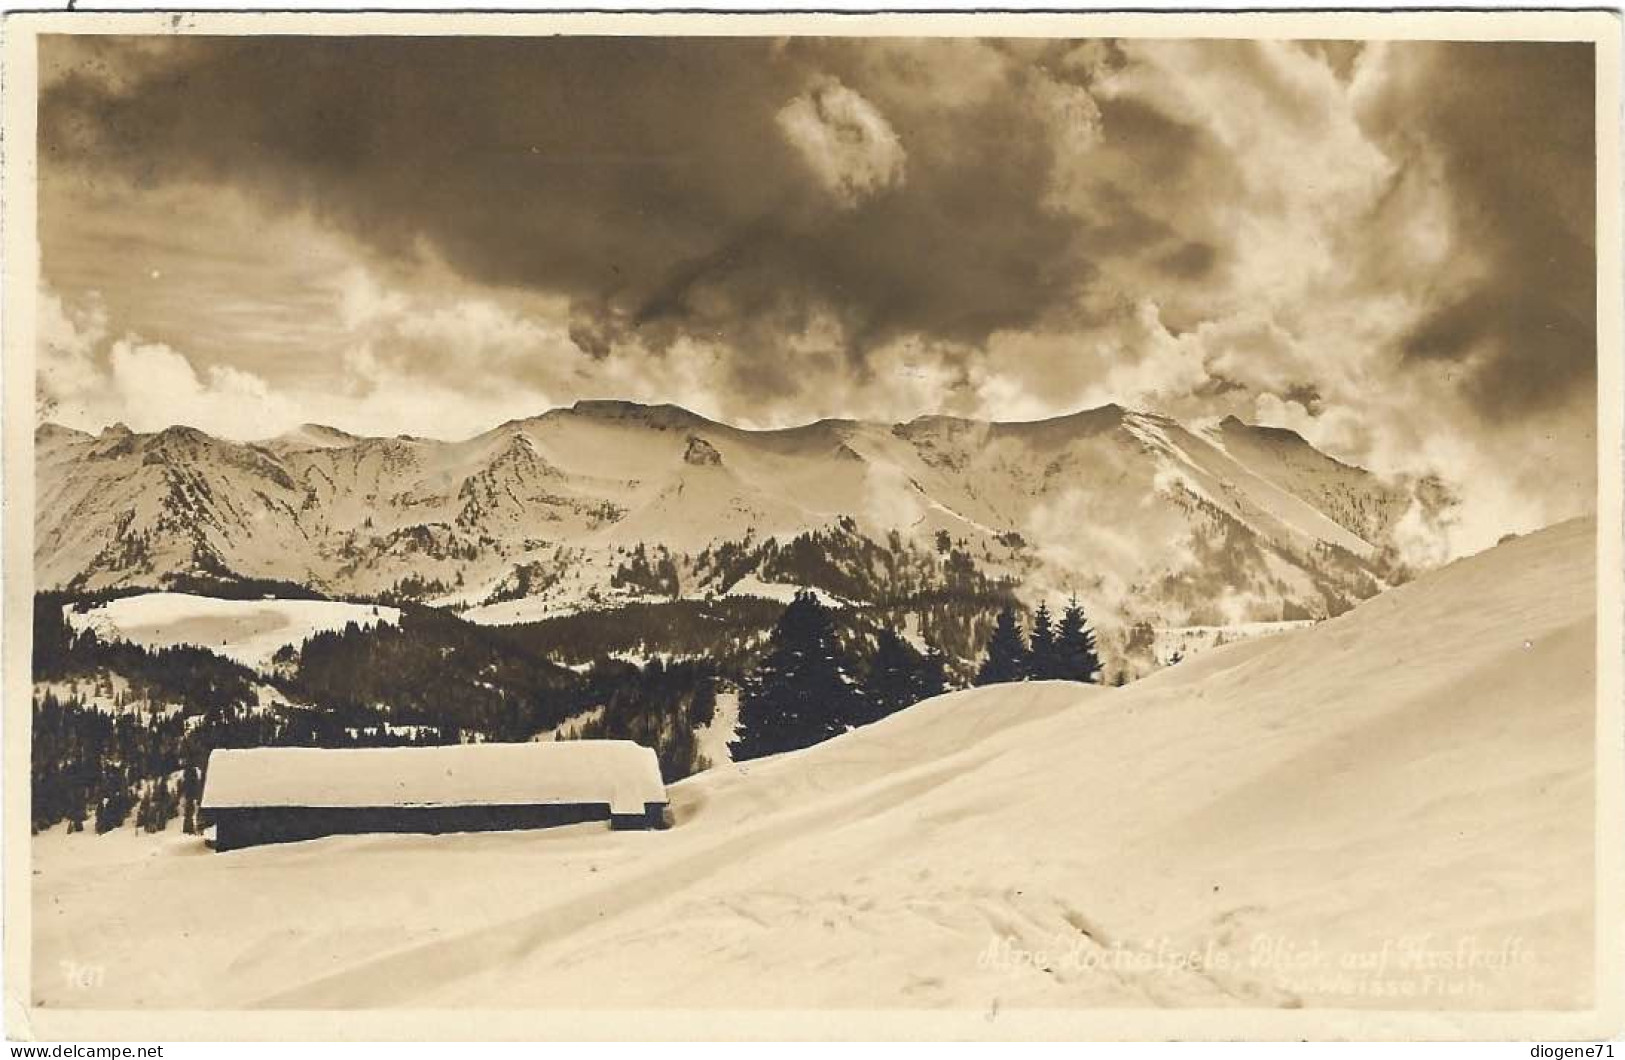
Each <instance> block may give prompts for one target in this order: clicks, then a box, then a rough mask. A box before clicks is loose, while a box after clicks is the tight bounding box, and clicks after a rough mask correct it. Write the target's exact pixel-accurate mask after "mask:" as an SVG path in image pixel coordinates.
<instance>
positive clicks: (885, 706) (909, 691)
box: [867, 629, 924, 719]
mask: <svg viewBox="0 0 1625 1060" xmlns="http://www.w3.org/2000/svg"><path fill="white" fill-rule="evenodd" d="M920 664H921V660H920V658H919V656H918V654H916V653H915V652H914V650H913V649H911V648H910V647H909V646H908V645H907V644H905V643H903V638H901V637H899V636H898V635H897V634H896V633H895V632H893V631H892V630H890V629H882V630H881V631H880V635H879V638H878V641H877V643H876V646H875V657H874V660H873V661H872V662H871V663H870V664H869V680H868V686H867V690H868V693H869V702H870V704H871V706H872V707H873V712H874V717H875V718H877V719H878V718H883V717H885V716H886V715H888V714H892V713H895V712H897V711H899V710H902V709H903V708H904V707H906V706H908V705H909V704H910V703H915V702H918V701H919V700H920V699H923V698H924V697H923V696H921V695H920V677H921V665H920Z"/></svg>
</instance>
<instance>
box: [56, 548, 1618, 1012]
mask: <svg viewBox="0 0 1625 1060" xmlns="http://www.w3.org/2000/svg"><path fill="white" fill-rule="evenodd" d="M1594 536H1595V527H1594V524H1593V523H1591V522H1590V521H1582V522H1575V523H1569V524H1564V525H1562V526H1558V527H1555V528H1552V529H1550V530H1547V531H1544V532H1542V533H1539V534H1535V535H1531V536H1529V537H1527V538H1524V539H1520V540H1516V541H1513V542H1511V543H1509V544H1506V545H1503V546H1501V547H1498V548H1496V549H1493V550H1491V551H1490V552H1487V553H1484V554H1481V555H1479V556H1476V557H1473V558H1471V559H1468V560H1465V561H1462V562H1459V563H1456V564H1454V565H1452V566H1450V567H1447V568H1445V569H1443V570H1441V571H1438V572H1436V573H1435V574H1433V575H1429V576H1427V577H1425V578H1423V579H1420V580H1418V581H1416V582H1414V583H1412V584H1410V585H1407V586H1405V587H1403V588H1400V589H1397V590H1394V591H1392V592H1389V593H1386V594H1384V595H1383V596H1381V597H1379V598H1377V599H1375V600H1373V601H1370V602H1368V603H1367V604H1364V605H1362V606H1361V607H1359V608H1357V609H1356V610H1354V611H1353V612H1351V613H1349V614H1347V615H1344V616H1343V617H1340V618H1337V619H1334V620H1330V621H1327V622H1324V623H1321V624H1318V625H1316V626H1313V627H1310V628H1306V629H1302V630H1298V631H1294V632H1290V633H1286V634H1283V635H1281V636H1278V637H1273V638H1268V639H1266V640H1260V641H1253V642H1248V643H1243V644H1237V645H1233V646H1230V647H1227V648H1223V649H1219V650H1216V651H1214V652H1211V653H1209V654H1207V655H1204V656H1202V657H1200V658H1198V659H1193V660H1191V661H1189V662H1186V663H1183V664H1181V665H1179V666H1177V667H1174V668H1172V669H1169V670H1166V671H1163V672H1162V673H1160V674H1158V675H1156V676H1155V677H1152V678H1149V679H1147V680H1145V681H1142V682H1139V683H1137V684H1135V685H1133V686H1130V687H1128V688H1126V689H1121V690H1107V689H1081V688H1078V687H1076V686H1069V685H1064V684H1034V685H1022V686H1006V687H996V688H988V689H979V690H975V691H969V692H962V693H956V694H953V695H949V696H944V697H941V698H939V699H936V700H932V701H928V702H927V703H924V704H921V705H919V706H916V707H914V708H911V709H909V710H908V711H905V712H903V713H902V714H899V715H895V716H893V717H892V718H890V719H888V720H886V721H884V722H881V723H880V724H877V725H875V726H872V727H870V728H867V729H864V730H859V731H857V732H855V733H852V734H849V735H847V736H845V737H842V738H840V739H837V740H834V741H831V742H830V743H827V744H824V745H822V746H819V747H816V748H812V749H809V750H807V751H804V752H799V753H796V754H791V755H785V756H781V757H779V758H775V759H771V760H764V761H759V762H754V763H748V764H746V765H743V766H738V767H733V768H731V769H727V770H723V771H713V772H712V773H708V774H703V775H701V776H699V777H696V778H693V779H692V780H690V781H686V782H684V783H682V784H679V785H676V786H674V788H673V789H672V796H673V803H674V806H675V808H676V810H677V814H678V818H679V824H678V826H677V827H675V828H674V829H672V830H671V831H669V832H665V833H656V834H647V835H613V834H610V833H607V832H603V831H600V830H593V829H573V830H565V831H561V832H558V833H554V834H549V835H506V836H484V837H440V838H417V839H414V838H401V837H394V838H350V839H336V840H323V841H319V842H315V843H308V844H300V845H297V846H293V847H286V848H280V849H262V850H252V851H244V852H240V853H234V854H229V855H219V856H205V855H199V856H195V857H187V856H182V855H183V854H184V853H186V852H187V851H188V849H189V848H188V847H187V845H186V844H174V845H171V846H169V847H164V848H159V847H149V848H147V849H149V850H150V851H152V853H151V856H147V857H143V858H141V859H139V860H138V861H136V862H135V863H133V864H132V863H130V862H129V861H128V860H121V861H119V862H118V863H116V864H107V865H103V866H100V867H98V866H97V865H95V864H93V863H92V862H93V861H94V860H96V858H97V857H106V858H113V857H116V853H114V852H115V851H116V848H114V847H110V846H105V845H102V843H101V841H98V840H93V839H86V838H84V837H61V836H51V837H47V838H46V839H44V840H41V841H39V842H37V843H36V850H37V852H38V854H39V864H38V866H37V867H38V868H40V870H41V873H40V875H38V876H36V877H35V881H34V882H35V903H36V905H35V910H36V912H35V925H36V932H37V937H36V950H35V954H36V961H37V964H36V983H37V990H38V991H39V995H40V999H41V1000H42V1001H44V1002H46V1003H50V1004H72V1005H102V1006H117V1005H125V1004H143V1003H145V1004H183V1005H189V1004H210V1005H241V1004H268V1005H274V1006H297V1007H322V1006H339V1007H343V1006H355V1005H389V1004H412V1005H435V1006H440V1005H451V1006H455V1005H474V1006H522V1007H529V1006H541V1007H546V1006H552V1005H572V1006H581V1005H615V1006H629V1007H630V1006H659V1005H696V1004H699V1005H719V1006H760V1005H769V1006H794V1007H805V1006H826V1005H828V1006H840V1005H851V1006H865V1007H869V1006H916V1005H920V1006H930V1005H953V1006H974V1007H976V1008H978V1009H984V1010H985V1009H987V1008H989V1007H990V1006H993V1005H999V1006H1006V1007H1008V1006H1024V1005H1044V1006H1075V1005H1106V1004H1111V1005H1204V1006H1207V1005H1226V1004H1249V1005H1251V1004H1265V1005H1284V1006H1299V1005H1304V1006H1315V1005H1335V1006H1350V1005H1352V1006H1362V1005H1364V1006H1372V1007H1384V1008H1387V1007H1420V1008H1440V1007H1452V1006H1460V1007H1466V1008H1513V1007H1516V1008H1539V1007H1548V1006H1583V1005H1585V1004H1587V1003H1588V1002H1589V999H1590V990H1591V981H1590V975H1591V966H1592V965H1591V959H1592V955H1591V919H1592V916H1593V910H1594V895H1593V894H1592V860H1591V851H1592V839H1593V835H1592V822H1593V802H1592V799H1593V778H1592V762H1593V708H1594V693H1593V687H1594V674H1593V662H1594V640H1595V612H1594V605H1593V558H1592V557H1593V547H1594ZM112 842H114V843H127V842H129V841H128V840H114V841H112ZM130 849H139V848H137V847H131V848H130ZM103 852H108V853H103ZM65 958H71V959H73V960H75V961H78V962H81V963H82V962H85V961H94V962H101V963H102V964H104V965H105V969H106V972H105V975H104V976H103V977H102V979H101V985H99V986H97V987H95V988H94V989H91V990H88V991H87V990H74V989H71V988H70V987H69V986H68V985H67V984H66V983H63V982H61V981H60V978H61V977H60V975H59V974H58V972H57V968H58V963H59V961H60V960H62V959H65ZM1345 962H1349V963H1353V964H1356V965H1359V967H1354V968H1348V967H1345Z"/></svg>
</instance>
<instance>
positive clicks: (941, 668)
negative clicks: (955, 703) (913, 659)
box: [914, 644, 948, 703]
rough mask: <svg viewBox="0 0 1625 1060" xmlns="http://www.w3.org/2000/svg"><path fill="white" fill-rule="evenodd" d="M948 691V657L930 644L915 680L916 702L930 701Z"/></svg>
mask: <svg viewBox="0 0 1625 1060" xmlns="http://www.w3.org/2000/svg"><path fill="white" fill-rule="evenodd" d="M946 691H948V657H947V656H946V655H944V654H943V653H942V649H941V648H939V647H937V646H936V645H935V644H928V645H927V646H926V649H925V658H923V659H921V660H920V668H919V671H918V672H917V673H916V674H915V680H914V701H915V702H916V703H917V702H919V701H920V700H922V699H930V698H931V697H932V696H940V695H942V694H943V693H944V692H946Z"/></svg>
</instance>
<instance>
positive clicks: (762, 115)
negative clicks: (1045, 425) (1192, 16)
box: [39, 37, 1596, 544]
mask: <svg viewBox="0 0 1625 1060" xmlns="http://www.w3.org/2000/svg"><path fill="white" fill-rule="evenodd" d="M41 71H42V73H41V77H42V88H41V93H42V94H41V103H40V212H39V218H40V240H41V245H42V254H43V258H42V268H43V275H42V288H43V289H42V293H41V302H40V320H39V324H40V329H39V332H40V347H39V354H40V362H39V365H40V384H39V392H40V407H41V411H42V414H43V415H46V416H48V417H49V418H52V419H55V420H57V421H59V422H63V423H67V424H70V425H73V426H78V427H84V428H89V429H95V428H99V427H101V426H103V425H105V424H107V423H110V422H113V421H124V422H126V423H128V424H129V425H131V426H132V427H135V428H136V429H138V430H140V429H155V428H158V427H162V426H165V425H168V424H169V423H172V422H184V423H190V424H192V425H195V426H198V427H202V428H204V429H205V430H209V431H212V432H215V433H219V434H224V435H228V436H232V437H239V438H254V437H265V436H268V435H271V434H274V433H277V432H279V431H281V430H283V429H286V428H287V427H289V426H292V425H294V424H297V423H300V422H305V421H315V422H324V423H331V424H334V425H337V426H340V427H343V428H346V429H348V430H352V431H356V432H361V433H386V434H394V433H403V432H405V433H413V434H422V435H431V436H439V437H464V436H467V435H470V434H472V433H475V432H477V431H479V430H482V429H484V428H487V427H490V426H493V425H495V424H497V423H499V422H501V421H503V420H506V419H509V418H513V417H518V416H526V415H533V414H535V413H537V412H539V411H542V410H544V409H546V408H549V407H553V406H557V405H563V404H568V403H570V402H572V401H574V400H576V399H579V398H584V397H622V398H631V399H636V400H644V401H671V402H676V403H679V404H682V405H685V406H687V407H689V408H692V409H694V410H696V411H699V412H702V413H705V414H707V415H711V416H714V417H717V418H720V419H723V420H727V421H730V422H734V423H739V424H743V425H749V426H769V425H780V424H790V423H797V422H805V421H807V420H811V419H816V418H819V417H824V416H849V417H866V418H878V419H885V420H902V419H907V418H910V417H913V416H916V415H919V414H922V413H928V412H948V413H957V414H963V415H971V416H980V417H989V418H1000V419H1030V418H1035V417H1040V416H1045V415H1050V414H1057V413H1063V412H1068V411H1072V410H1075V409H1077V408H1081V407H1088V406H1094V405H1099V404H1102V403H1105V402H1108V401H1116V402H1119V403H1122V404H1125V405H1130V406H1134V407H1140V408H1148V409H1154V410H1158V411H1162V412H1166V413H1169V414H1172V415H1175V416H1179V417H1181V418H1189V419H1201V418H1208V417H1213V418H1217V417H1221V416H1224V415H1228V414H1234V415H1239V416H1241V417H1242V418H1243V419H1246V420H1249V421H1252V422H1262V423H1268V424H1275V425H1282V426H1289V427H1292V428H1295V429H1297V430H1298V431H1300V432H1301V433H1302V434H1304V435H1305V436H1306V437H1307V438H1309V439H1310V440H1311V441H1313V442H1314V443H1315V444H1317V445H1319V446H1321V447H1322V448H1323V449H1325V450H1327V451H1328V452H1331V453H1332V454H1334V455H1336V456H1338V457H1340V458H1343V459H1346V460H1349V461H1351V462H1357V463H1361V464H1363V465H1365V466H1368V467H1372V468H1374V469H1377V470H1379V471H1385V472H1399V471H1412V472H1415V471H1429V470H1431V471H1435V472H1438V473H1441V474H1443V475H1444V476H1446V477H1447V478H1448V479H1450V480H1451V481H1452V482H1453V483H1455V484H1456V485H1457V487H1458V488H1459V489H1460V490H1461V491H1462V493H1463V495H1464V497H1465V499H1466V501H1467V502H1468V509H1467V510H1468V515H1467V516H1466V517H1465V518H1466V520H1467V523H1466V524H1465V525H1464V526H1463V528H1462V530H1461V533H1462V535H1463V536H1464V537H1467V536H1476V537H1479V538H1482V537H1483V536H1485V535H1489V534H1493V533H1497V532H1499V531H1500V530H1501V529H1505V528H1508V527H1516V528H1526V527H1529V526H1533V525H1537V524H1540V523H1543V522H1547V521H1550V520H1552V519H1555V518H1559V517H1562V516H1566V515H1568V514H1572V513H1574V512H1577V511H1581V510H1584V509H1586V508H1588V507H1589V506H1590V505H1591V497H1592V495H1593V493H1594V490H1595V481H1596V478H1595V475H1596V473H1595V465H1594V460H1593V457H1592V453H1593V447H1594V432H1593V420H1594V416H1595V409H1596V373H1595V361H1596V352H1595V341H1596V335H1595V324H1594V317H1595V312H1594V311H1595V272H1594V265H1593V261H1594V253H1595V237H1594V201H1595V200H1594V196H1595V181H1594V170H1593V144H1592V138H1593V133H1592V130H1593V102H1592V94H1593V77H1594V72H1593V62H1592V54H1591V48H1590V46H1589V45H1567V44H1446V45H1434V44H1425V43H1402V44H1381V43H1373V44H1357V43H1346V42H1269V43H1251V42H1217V41H1200V42H1197V41H1192V42H1181V41H1122V40H1119V41H1093V40H1084V41H1078V40H1067V41H1035V40H1019V41H1017V40H951V39H935V40H924V39H920V40H915V39H888V40H878V39H876V40H857V39H838V38H819V39H790V40H767V39H749V38H738V39H688V40H681V39H664V40H662V39H628V38H621V39H612V38H598V39H574V40H571V39H557V38H552V39H535V40H515V39H483V40H480V39H451V38H439V39H342V38H306V39H301V38H293V37H280V38H277V37H263V38H244V39H225V38H201V37H192V38H106V37H103V38H69V37H48V38H42V42H41ZM1474 543H1475V544H1476V543H1480V542H1477V541H1475V542H1474Z"/></svg>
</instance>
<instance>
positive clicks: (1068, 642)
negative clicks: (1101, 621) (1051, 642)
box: [1055, 596, 1100, 684]
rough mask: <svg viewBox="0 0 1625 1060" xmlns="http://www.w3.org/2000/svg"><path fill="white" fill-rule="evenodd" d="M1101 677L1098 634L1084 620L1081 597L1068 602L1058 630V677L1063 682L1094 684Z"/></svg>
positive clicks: (1056, 635) (1056, 642)
mask: <svg viewBox="0 0 1625 1060" xmlns="http://www.w3.org/2000/svg"><path fill="white" fill-rule="evenodd" d="M1099 675H1100V655H1099V654H1098V653H1097V652H1096V651H1095V634H1094V631H1093V630H1091V629H1090V628H1089V626H1088V622H1087V621H1086V619H1085V618H1084V614H1083V608H1082V607H1080V606H1079V605H1078V598H1077V597H1075V596H1074V597H1073V598H1072V599H1071V600H1070V601H1068V602H1067V605H1066V610H1065V611H1063V612H1062V613H1061V622H1060V625H1059V626H1058V627H1057V628H1056V631H1055V676H1056V677H1058V678H1060V679H1061V680H1063V681H1082V682H1084V683H1086V684H1087V683H1091V682H1093V681H1095V680H1096V679H1097V678H1098V677H1099Z"/></svg>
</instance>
